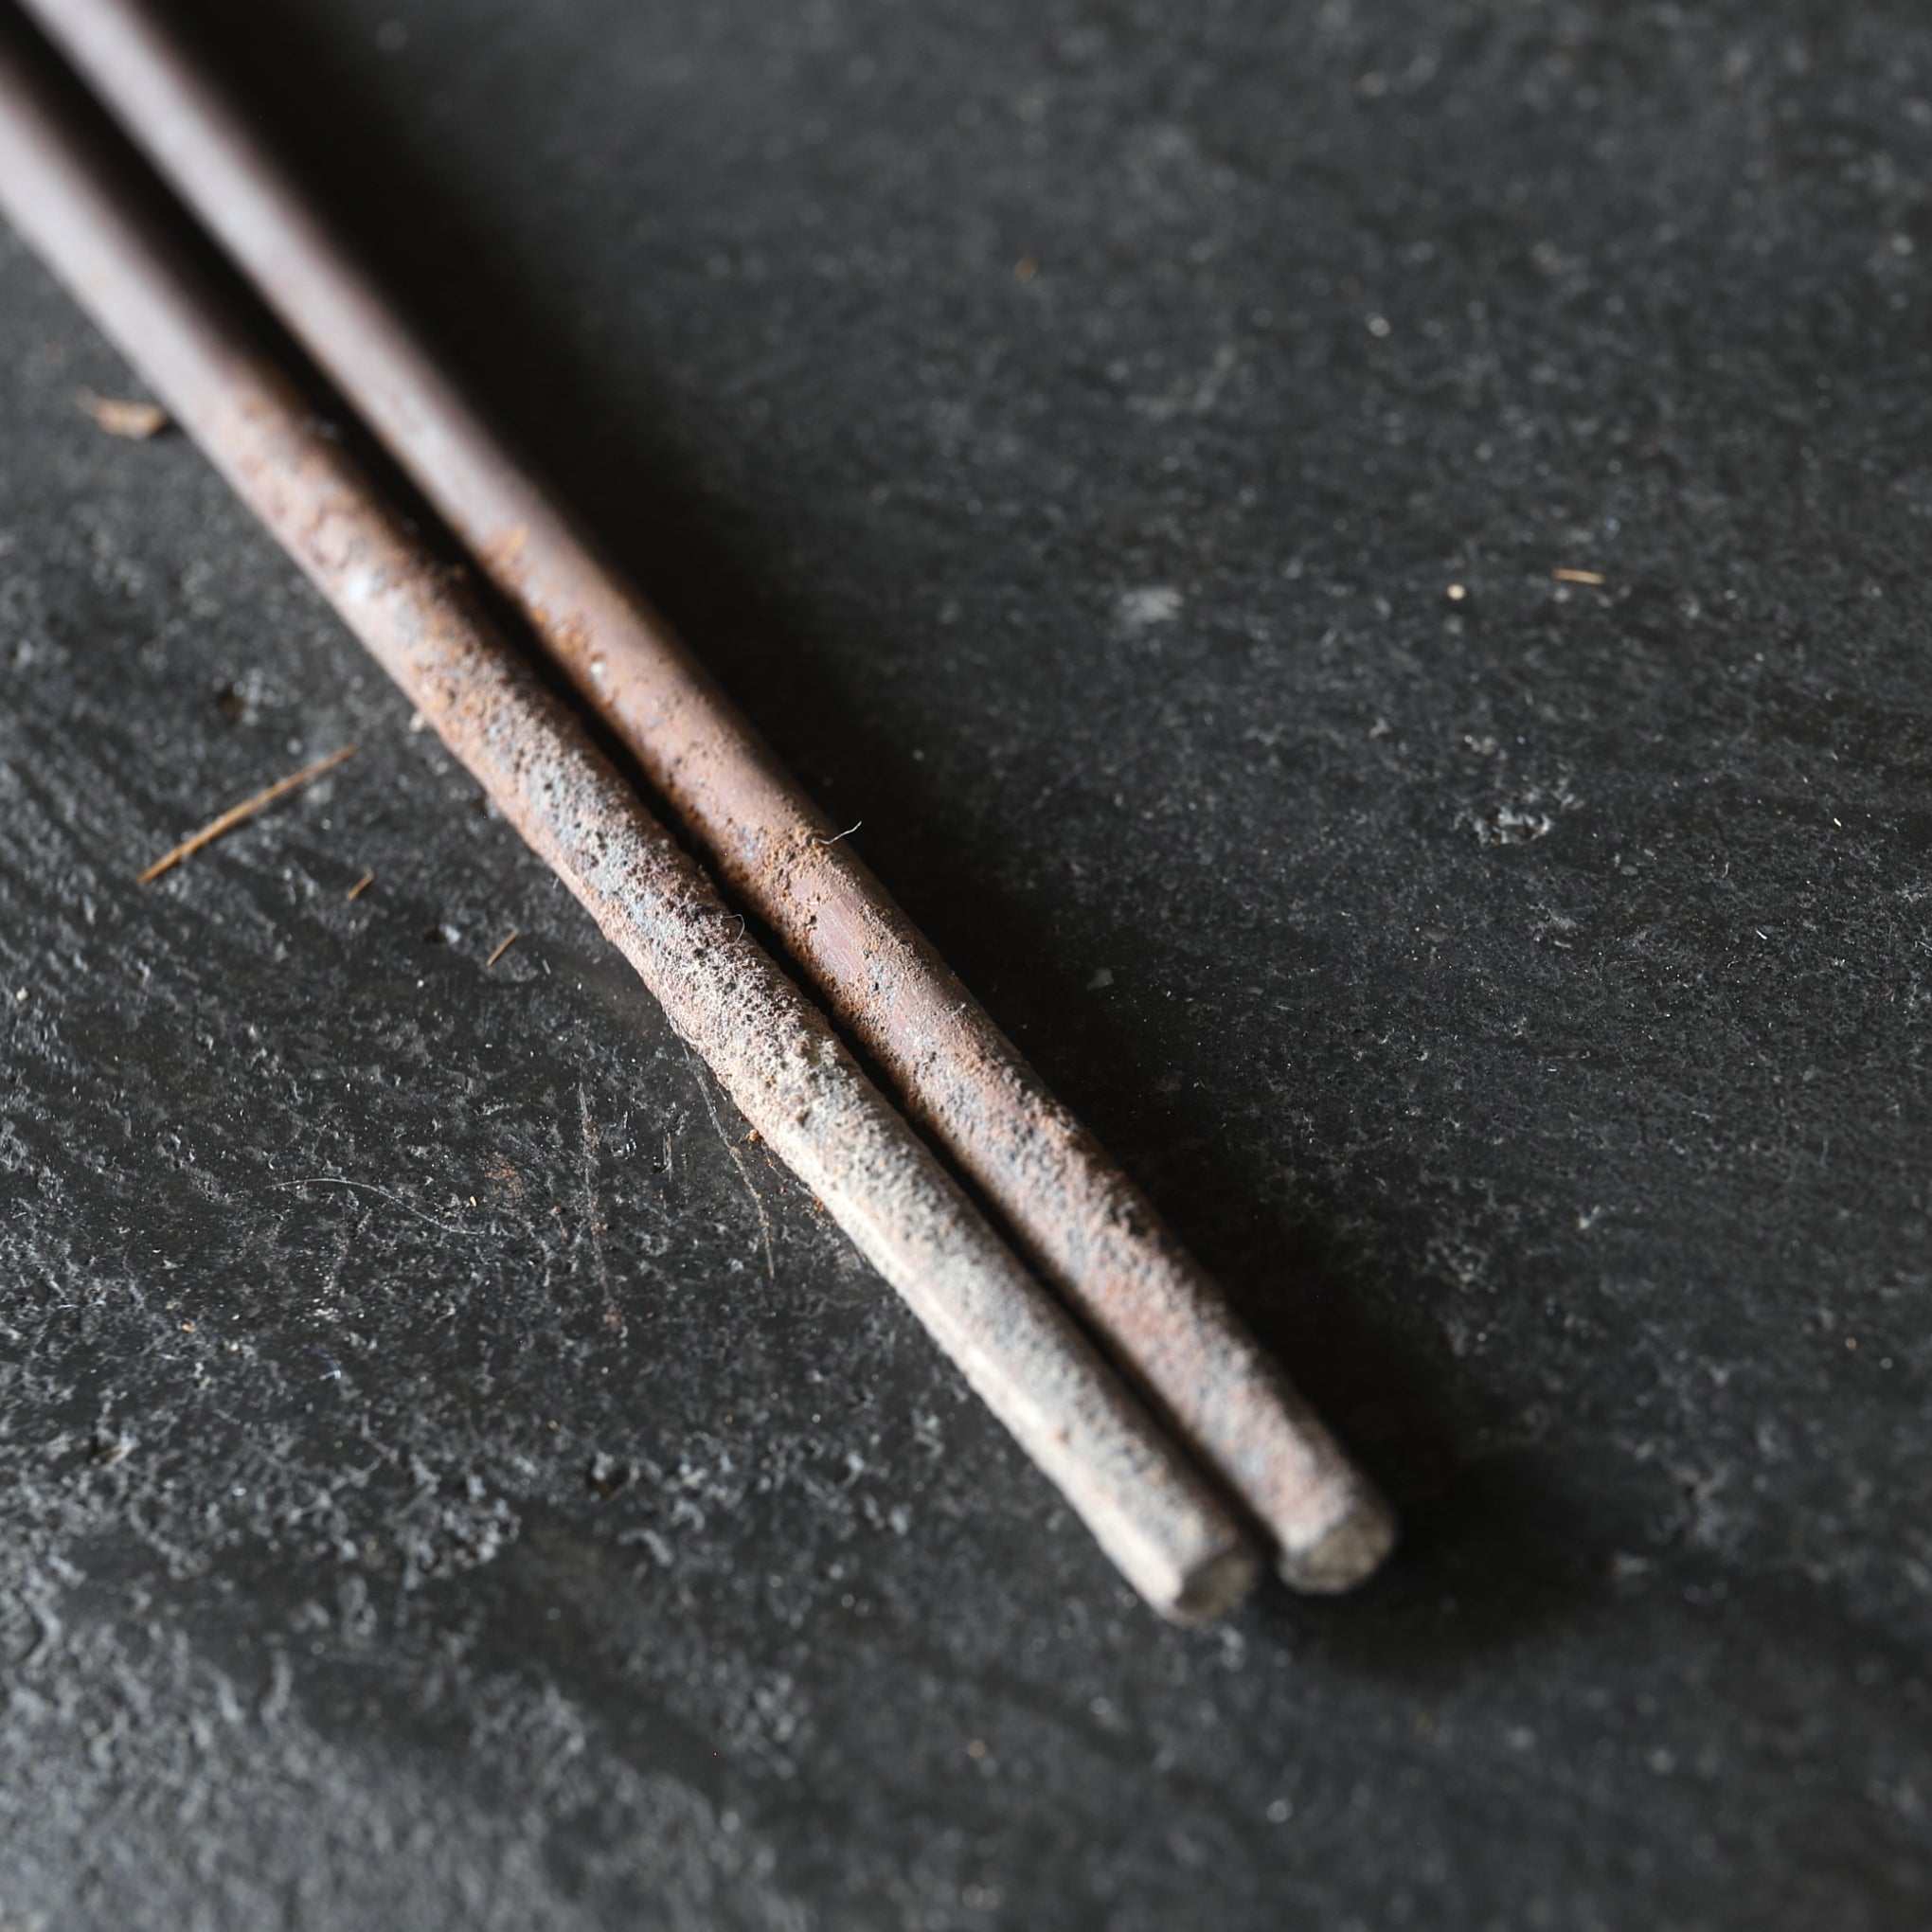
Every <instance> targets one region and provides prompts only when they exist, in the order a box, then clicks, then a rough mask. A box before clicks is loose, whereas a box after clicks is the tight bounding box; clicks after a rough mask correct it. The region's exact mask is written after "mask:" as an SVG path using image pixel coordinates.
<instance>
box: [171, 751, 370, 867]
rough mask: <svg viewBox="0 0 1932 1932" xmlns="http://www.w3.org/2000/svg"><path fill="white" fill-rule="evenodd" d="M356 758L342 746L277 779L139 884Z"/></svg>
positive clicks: (174, 852) (187, 840)
mask: <svg viewBox="0 0 1932 1932" xmlns="http://www.w3.org/2000/svg"><path fill="white" fill-rule="evenodd" d="M354 756H355V746H354V745H352V744H345V745H344V746H343V747H342V749H341V750H340V751H331V753H330V754H329V756H328V757H327V758H318V759H317V760H315V762H314V763H313V764H312V765H304V766H303V767H302V769H301V770H300V771H298V772H291V773H290V774H289V775H288V777H287V778H277V780H276V781H275V783H274V784H272V785H268V786H265V787H264V788H263V789H262V790H261V791H259V792H258V793H256V795H255V796H254V797H252V798H244V799H242V801H241V804H239V805H231V806H229V807H228V809H227V810H226V811H225V812H224V813H223V814H222V815H221V816H220V817H219V818H211V819H209V820H208V822H207V823H206V825H205V826H203V827H202V829H201V830H200V831H199V832H195V833H194V834H193V835H192V836H191V837H188V838H185V839H183V840H182V841H181V843H180V844H179V845H178V846H176V847H175V848H174V850H172V851H169V852H163V853H162V854H161V856H160V857H159V858H158V859H156V860H155V861H154V863H153V864H152V866H150V867H149V868H148V869H147V870H146V871H145V872H143V873H142V874H141V876H140V880H139V882H138V883H139V884H141V885H143V886H152V884H153V883H154V881H155V880H156V879H158V878H159V877H160V876H161V875H162V873H163V872H171V871H172V870H173V869H174V868H175V867H176V866H178V865H180V863H181V862H182V860H183V859H187V858H192V857H193V856H194V854H195V853H196V852H198V851H200V850H201V849H202V847H203V846H205V845H213V844H214V842H215V840H216V839H218V838H220V837H221V835H222V834H223V833H224V832H233V831H234V830H235V828H236V827H237V826H238V825H240V824H241V823H242V822H243V821H244V820H245V819H250V818H253V817H254V816H255V814H257V813H258V812H260V811H262V810H264V809H265V808H266V807H268V806H270V805H273V804H274V803H275V801H276V800H277V798H285V797H287V796H288V795H289V794H290V793H291V792H293V791H295V789H296V787H297V786H300V785H306V784H307V783H308V782H309V780H310V779H311V778H320V777H321V776H322V774H323V773H324V772H332V771H333V770H334V769H335V767H336V766H337V765H339V764H340V763H341V762H342V761H343V760H344V759H346V758H353V757H354Z"/></svg>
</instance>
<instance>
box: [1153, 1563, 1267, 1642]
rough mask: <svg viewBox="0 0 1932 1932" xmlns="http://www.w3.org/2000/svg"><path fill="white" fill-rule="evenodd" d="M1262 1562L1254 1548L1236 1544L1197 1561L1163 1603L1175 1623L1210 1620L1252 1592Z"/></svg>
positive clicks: (1258, 1576) (1235, 1606) (1223, 1613)
mask: <svg viewBox="0 0 1932 1932" xmlns="http://www.w3.org/2000/svg"><path fill="white" fill-rule="evenodd" d="M1260 1581H1261V1563H1260V1561H1259V1559H1258V1558H1257V1557H1256V1556H1255V1553H1254V1551H1253V1550H1251V1549H1248V1548H1245V1547H1241V1546H1236V1547H1234V1548H1231V1549H1224V1550H1223V1551H1221V1552H1220V1554H1219V1555H1216V1556H1211V1557H1209V1558H1208V1559H1207V1561H1206V1562H1205V1563H1201V1564H1197V1565H1195V1566H1194V1568H1193V1569H1191V1570H1190V1572H1189V1573H1188V1576H1187V1579H1186V1581H1185V1582H1184V1583H1182V1585H1181V1588H1180V1590H1179V1591H1178V1592H1177V1593H1176V1595H1175V1596H1174V1598H1173V1599H1172V1601H1171V1602H1170V1603H1168V1604H1167V1605H1165V1606H1164V1607H1165V1609H1166V1612H1167V1615H1168V1618H1169V1619H1170V1620H1171V1621H1172V1622H1174V1623H1211V1622H1213V1621H1214V1619H1216V1618H1219V1617H1225V1616H1226V1615H1227V1614H1228V1612H1229V1611H1230V1610H1233V1609H1236V1608H1238V1607H1239V1606H1240V1605H1241V1604H1243V1603H1244V1602H1245V1601H1247V1599H1248V1598H1249V1597H1250V1596H1251V1595H1253V1593H1254V1587H1255V1585H1256V1584H1257V1583H1259V1582H1260Z"/></svg>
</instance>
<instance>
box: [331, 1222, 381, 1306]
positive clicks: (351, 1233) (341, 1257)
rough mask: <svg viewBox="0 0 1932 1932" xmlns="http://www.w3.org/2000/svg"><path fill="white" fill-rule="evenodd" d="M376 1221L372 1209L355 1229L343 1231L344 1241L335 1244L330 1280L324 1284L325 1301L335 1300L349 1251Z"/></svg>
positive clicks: (357, 1223)
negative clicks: (370, 1224)
mask: <svg viewBox="0 0 1932 1932" xmlns="http://www.w3.org/2000/svg"><path fill="white" fill-rule="evenodd" d="M374 1219H375V1209H374V1208H370V1209H369V1210H368V1211H367V1213H365V1214H362V1215H359V1216H358V1217H357V1219H356V1223H355V1225H354V1226H353V1227H345V1228H344V1229H343V1230H342V1239H341V1240H340V1241H339V1242H337V1243H335V1259H334V1260H333V1261H331V1262H330V1264H329V1275H328V1279H326V1280H324V1282H323V1283H322V1299H323V1300H324V1301H332V1300H334V1298H335V1291H336V1290H337V1289H338V1288H339V1287H341V1285H342V1268H343V1263H344V1262H346V1261H348V1260H349V1249H350V1248H351V1247H353V1246H354V1245H355V1243H357V1242H359V1241H360V1240H361V1239H362V1238H363V1235H364V1233H365V1231H366V1230H367V1227H368V1225H369V1223H370V1222H371V1221H373V1220H374Z"/></svg>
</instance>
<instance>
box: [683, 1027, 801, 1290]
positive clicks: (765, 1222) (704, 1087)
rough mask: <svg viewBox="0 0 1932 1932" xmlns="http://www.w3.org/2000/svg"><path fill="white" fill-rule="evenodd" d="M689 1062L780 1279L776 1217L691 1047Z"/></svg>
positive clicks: (768, 1266)
mask: <svg viewBox="0 0 1932 1932" xmlns="http://www.w3.org/2000/svg"><path fill="white" fill-rule="evenodd" d="M685 1064H686V1065H688V1066H689V1068H690V1070H691V1078H692V1079H693V1080H694V1081H696V1082H697V1085H698V1093H699V1095H700V1096H701V1098H702V1099H703V1100H704V1102H705V1112H706V1113H707V1114H708V1115H710V1117H711V1125H712V1127H713V1128H714V1129H715V1130H716V1132H717V1136H718V1141H719V1145H720V1146H722V1147H723V1148H724V1150H725V1153H726V1154H729V1155H730V1156H731V1165H732V1166H733V1167H735V1168H736V1169H737V1170H738V1178H739V1179H740V1180H741V1181H742V1182H743V1183H744V1191H745V1192H746V1193H747V1194H749V1195H750V1196H751V1205H752V1206H753V1207H756V1208H757V1209H758V1225H759V1231H760V1234H762V1235H763V1236H764V1261H765V1273H766V1274H767V1275H768V1276H769V1277H770V1278H771V1279H773V1280H774V1281H776V1280H777V1279H778V1261H777V1259H776V1257H775V1256H774V1255H773V1253H772V1218H771V1216H770V1215H769V1214H767V1213H766V1212H765V1204H764V1196H763V1195H762V1194H760V1192H759V1190H758V1185H757V1183H756V1182H754V1181H753V1179H752V1178H751V1170H750V1169H749V1168H748V1167H746V1166H745V1164H744V1156H743V1155H742V1154H740V1153H739V1151H738V1150H737V1148H735V1147H734V1146H733V1145H732V1144H731V1136H730V1135H728V1134H727V1133H725V1123H724V1121H723V1120H721V1119H720V1118H718V1109H717V1106H716V1104H715V1103H714V1102H713V1100H712V1099H711V1085H710V1082H709V1081H708V1080H707V1077H706V1076H705V1074H704V1073H702V1072H700V1071H699V1068H698V1064H697V1062H696V1060H694V1059H693V1058H692V1056H691V1053H690V1049H689V1047H687V1048H686V1049H685Z"/></svg>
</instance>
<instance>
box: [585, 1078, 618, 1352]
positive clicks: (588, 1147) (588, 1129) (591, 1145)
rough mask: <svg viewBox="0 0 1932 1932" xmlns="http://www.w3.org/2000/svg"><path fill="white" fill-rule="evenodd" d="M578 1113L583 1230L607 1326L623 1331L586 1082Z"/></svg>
mask: <svg viewBox="0 0 1932 1932" xmlns="http://www.w3.org/2000/svg"><path fill="white" fill-rule="evenodd" d="M577 1112H578V1118H579V1119H580V1121H581V1123H582V1129H583V1229H584V1233H585V1235H586V1237H587V1238H588V1240H589V1242H590V1260H591V1265H592V1266H593V1267H594V1268H595V1269H596V1270H597V1282H598V1286H599V1288H600V1289H602V1290H603V1299H604V1306H603V1318H604V1323H605V1325H606V1326H607V1327H609V1328H614V1329H620V1328H622V1327H623V1325H624V1314H623V1310H622V1309H620V1308H619V1307H618V1306H617V1302H616V1301H615V1300H614V1299H613V1298H612V1296H611V1271H610V1266H609V1263H608V1262H607V1261H605V1259H604V1244H603V1234H604V1220H603V1209H602V1207H600V1206H599V1202H598V1198H597V1157H598V1150H599V1148H601V1147H602V1145H603V1137H602V1136H601V1135H599V1133H598V1131H597V1115H596V1113H595V1112H594V1111H593V1109H592V1107H591V1104H590V1084H589V1082H586V1081H580V1082H578V1084H577Z"/></svg>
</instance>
